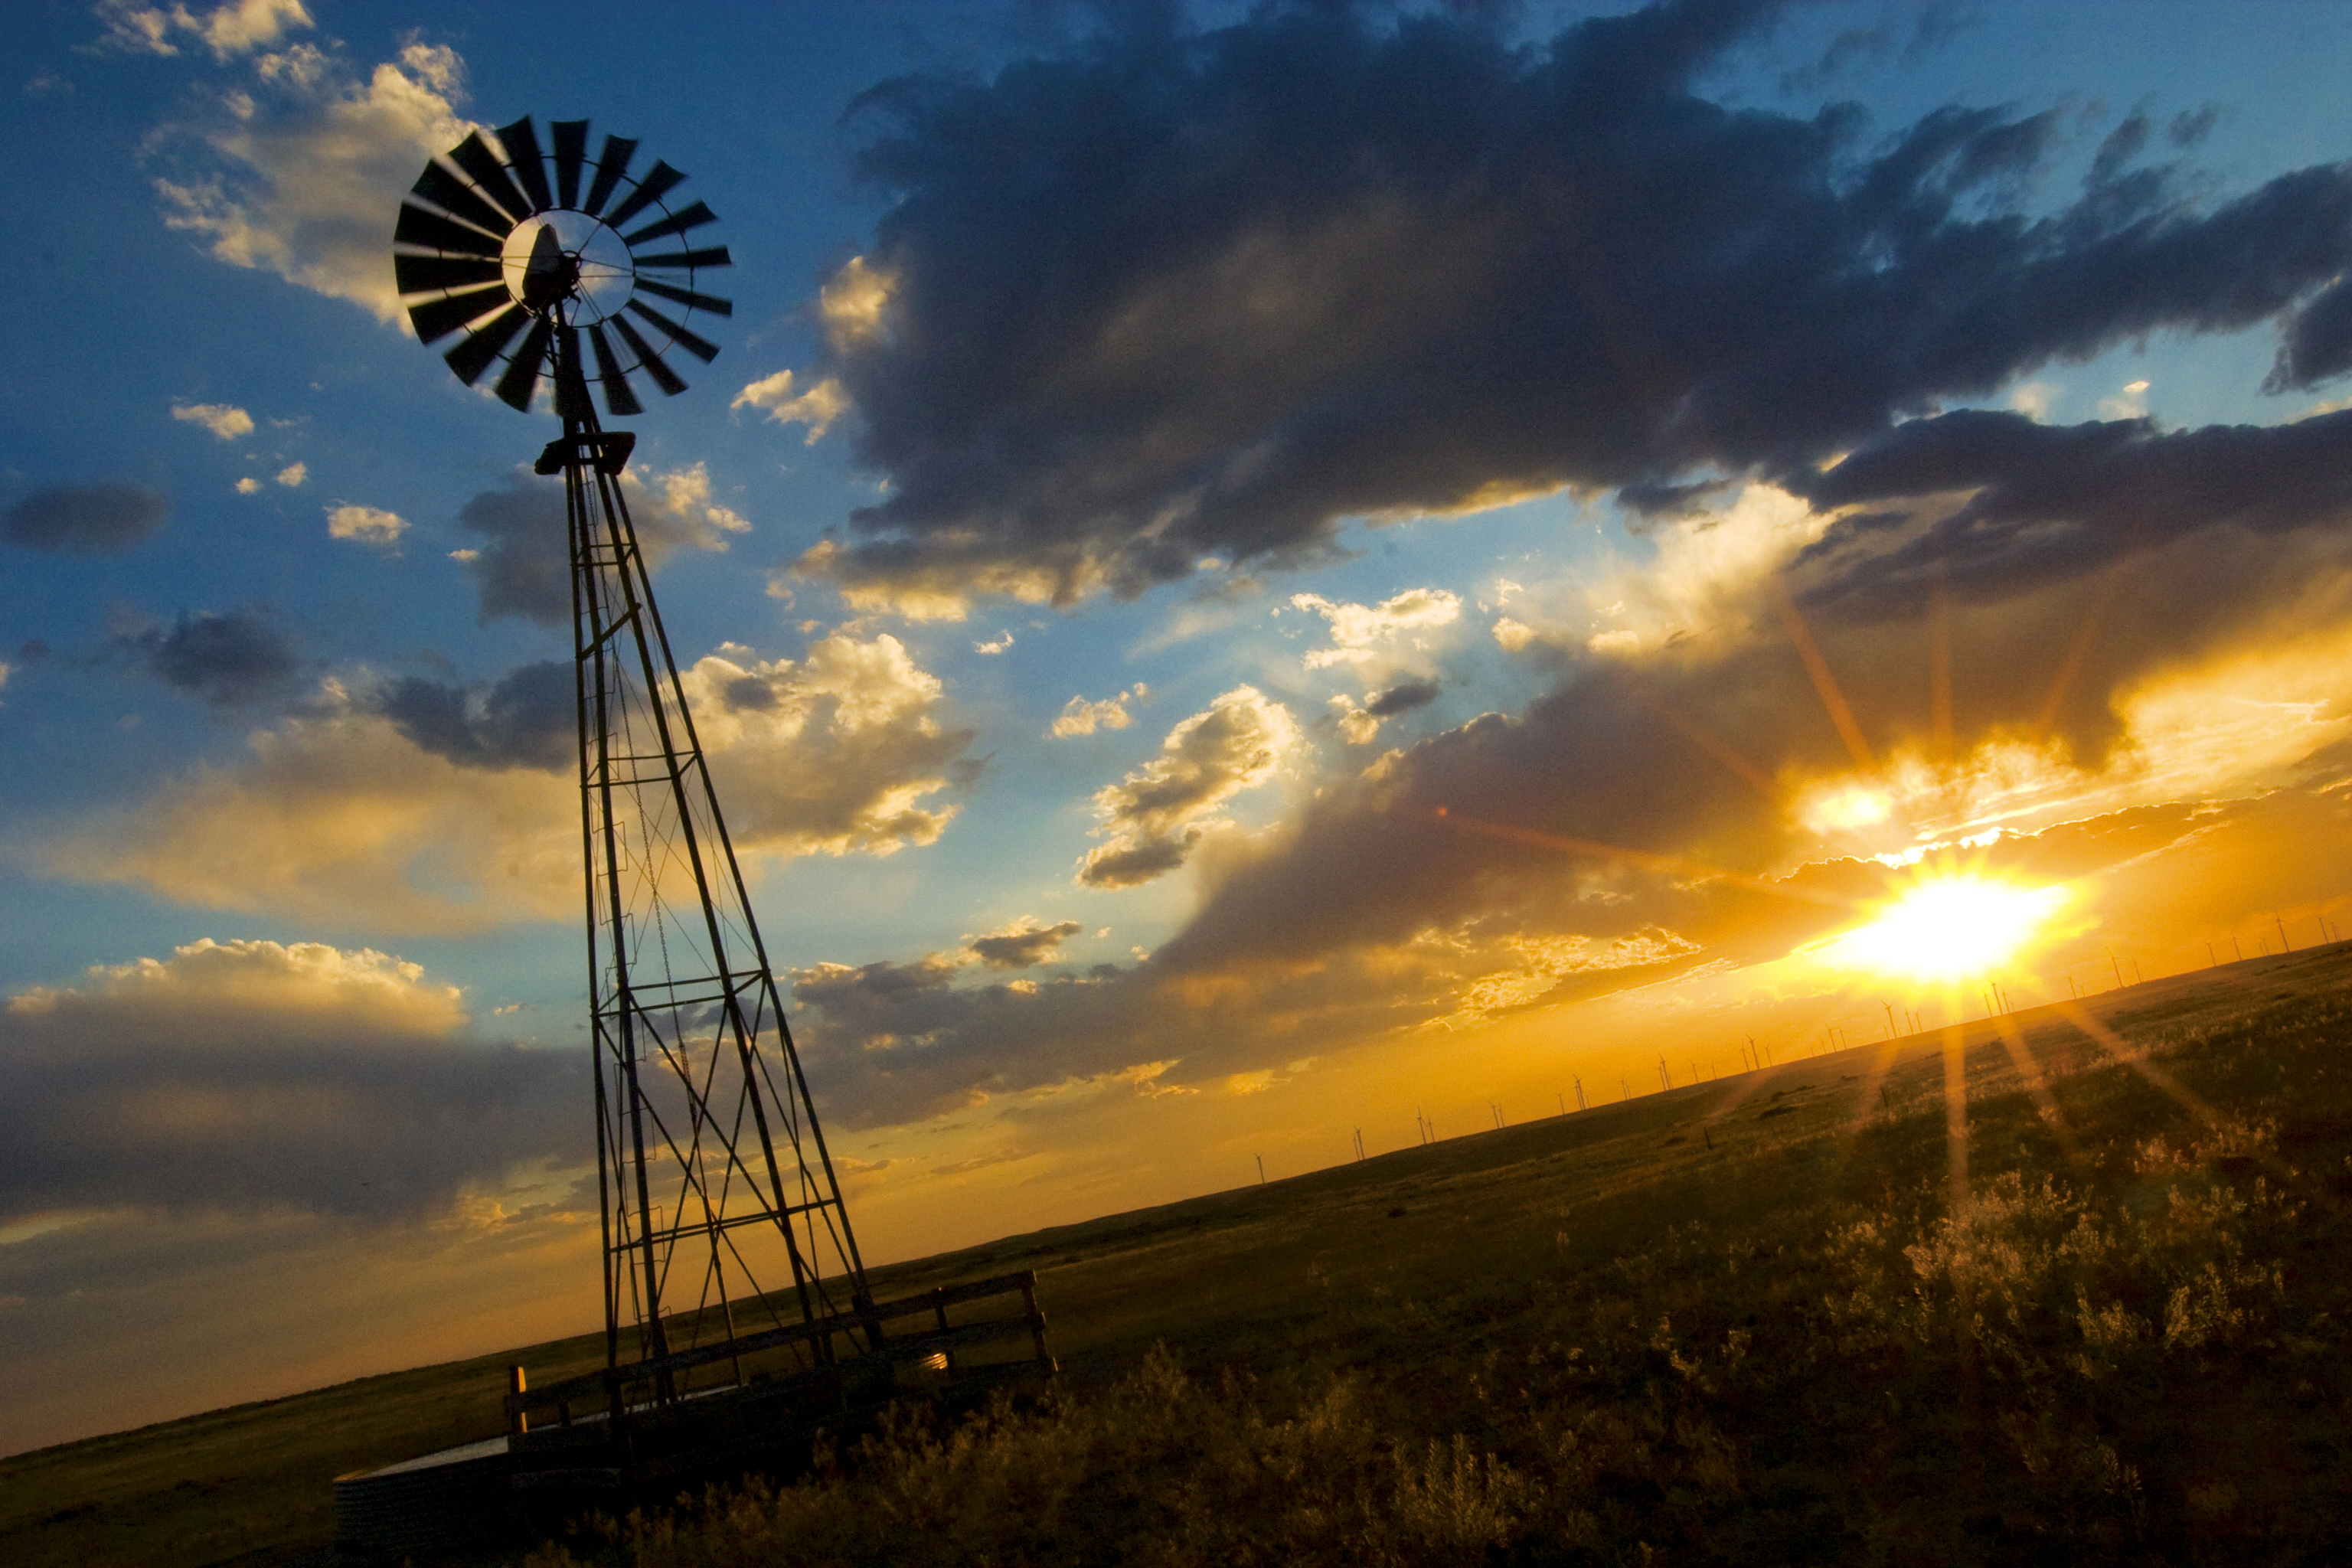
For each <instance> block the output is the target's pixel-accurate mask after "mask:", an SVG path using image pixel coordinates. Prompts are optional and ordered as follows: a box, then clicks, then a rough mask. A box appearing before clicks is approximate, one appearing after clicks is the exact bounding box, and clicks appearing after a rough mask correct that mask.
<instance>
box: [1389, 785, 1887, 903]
mask: <svg viewBox="0 0 2352 1568" xmlns="http://www.w3.org/2000/svg"><path fill="white" fill-rule="evenodd" d="M1430 815H1431V816H1435V817H1437V818H1439V819H1440V820H1442V821H1444V822H1448V823H1451V824H1452V825H1453V826H1456V827H1459V828H1460V829H1462V830H1463V831H1464V832H1465V833H1475V834H1480V835H1482V836H1484V837H1488V838H1501V839H1505V840H1507V841H1508V842H1510V843H1514V844H1531V845H1534V846H1536V847H1538V848H1543V849H1557V850H1559V851H1560V852H1561V853H1562V854H1565V855H1582V856H1585V857H1587V858H1591V859H1595V860H1617V861H1622V862H1623V863H1625V864H1626V865H1629V866H1639V867H1641V868H1643V869H1644V870H1650V871H1664V872H1668V873H1671V874H1673V875H1675V876H1680V877H1696V878H1702V879H1706V880H1708V881H1720V882H1729V883H1731V884H1732V885H1734V886H1735V887H1741V888H1746V889H1748V890H1749V891H1751V892H1758V893H1769V894H1771V895H1773V896H1774V897H1775V898H1782V899H1793V900H1797V901H1798V902H1799V903H1808V904H1822V905H1824V906H1826V907H1828V908H1830V909H1833V910H1850V909H1852V908H1853V907H1854V904H1853V900H1851V899H1844V898H1840V897H1838V896H1837V895H1836V894H1834V893H1823V892H1817V891H1815V890H1814V889H1811V888H1798V887H1790V886H1786V885H1784V884H1781V883H1778V882H1773V881H1769V880H1768V879H1765V878H1762V877H1750V876H1747V875H1745V874H1743V873H1741V872H1738V871H1727V870H1725V869H1724V868H1722V867H1720V866H1709V865H1706V864H1704V863H1703V862H1700V861H1696V860H1685V859H1684V858H1681V857H1680V856H1676V855H1658V854H1653V853H1652V852H1650V851H1649V850H1646V849H1628V848H1626V847H1623V846H1622V845H1617V844H1598V843H1595V842H1593V841H1592V840H1591V839H1590V838H1570V837H1565V836H1564V835H1561V834H1558V833H1546V832H1543V831H1542V830H1541V829H1539V828H1533V827H1516V826H1512V825H1511V824H1509V823H1507V822H1487V821H1485V820H1483V819H1481V818H1479V817H1475V816H1458V815H1456V814H1455V813H1454V812H1453V811H1451V810H1450V809H1448V808H1447V807H1445V806H1442V805H1441V806H1437V807H1435V808H1434V809H1433V810H1432V812H1431V813H1430Z"/></svg>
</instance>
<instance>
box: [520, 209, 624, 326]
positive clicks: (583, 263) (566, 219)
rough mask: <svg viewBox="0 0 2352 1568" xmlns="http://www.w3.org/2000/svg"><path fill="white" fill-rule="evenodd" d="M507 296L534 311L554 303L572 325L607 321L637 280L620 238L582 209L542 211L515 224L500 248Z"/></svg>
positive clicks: (543, 311)
mask: <svg viewBox="0 0 2352 1568" xmlns="http://www.w3.org/2000/svg"><path fill="white" fill-rule="evenodd" d="M499 272H500V275H501V276H502V278H503V279H504V280H505V282H506V286H507V293H508V295H509V297H510V298H511V299H512V300H515V302H516V303H518V304H520V305H521V306H522V308H523V309H524V310H529V311H530V312H531V313H532V314H533V315H539V316H543V315H545V314H547V313H548V311H549V310H551V308H552V307H553V306H554V305H555V304H556V303H557V302H558V301H562V302H564V303H565V304H566V309H565V310H564V316H565V319H566V320H567V321H570V322H571V324H572V325H573V326H576V327H584V326H587V325H589V324H590V323H592V322H600V321H606V320H608V319H610V318H611V317H612V316H613V315H614V313H615V312H617V311H619V310H621V309H623V308H624V307H625V306H626V305H627V304H628V302H629V295H630V293H631V292H632V291H633V290H632V285H633V283H634V282H635V279H634V277H633V275H632V272H631V268H630V265H629V251H628V247H626V246H625V245H623V244H622V243H621V237H620V236H619V235H616V234H614V232H613V231H612V230H611V229H610V228H608V227H606V226H604V224H601V223H599V222H597V221H596V220H595V219H594V218H592V217H589V216H586V215H585V214H583V213H576V212H569V211H562V210H558V211H555V212H545V213H541V214H539V215H538V216H535V217H532V218H530V219H529V220H527V221H525V222H523V223H520V224H517V225H516V226H515V229H514V232H513V233H512V234H509V236H507V238H506V243H505V244H504V245H503V246H502V247H500V249H499Z"/></svg>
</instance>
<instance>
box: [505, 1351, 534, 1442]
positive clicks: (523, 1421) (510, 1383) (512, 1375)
mask: <svg viewBox="0 0 2352 1568" xmlns="http://www.w3.org/2000/svg"><path fill="white" fill-rule="evenodd" d="M527 1387H528V1384H527V1382H526V1380H525V1379H524V1377H523V1374H522V1363H520V1362H516V1363H514V1364H513V1365H511V1366H509V1367H508V1368H507V1393H508V1394H509V1395H510V1396H511V1395H520V1394H522V1393H524V1392H525V1390H526V1388H527ZM507 1430H508V1431H509V1432H510V1433H511V1434H513V1435H514V1436H518V1437H520V1436H522V1435H523V1434H524V1433H526V1432H528V1431H530V1413H529V1412H527V1411H525V1410H522V1409H521V1408H520V1407H518V1408H517V1409H516V1411H515V1413H514V1416H513V1418H512V1419H511V1420H509V1422H508V1423H507Z"/></svg>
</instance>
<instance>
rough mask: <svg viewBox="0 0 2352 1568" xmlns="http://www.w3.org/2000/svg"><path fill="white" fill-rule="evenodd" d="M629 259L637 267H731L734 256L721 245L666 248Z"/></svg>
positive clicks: (733, 263)
mask: <svg viewBox="0 0 2352 1568" xmlns="http://www.w3.org/2000/svg"><path fill="white" fill-rule="evenodd" d="M629 259H630V261H632V262H633V263H635V265H637V266H639V267H687V268H694V267H732V266H734V265H735V262H734V258H731V257H730V256H729V255H728V254H727V247H725V246H723V245H719V246H713V247H711V248H709V250H668V251H664V252H663V253H662V254H661V255H659V256H632V257H631V258H629Z"/></svg>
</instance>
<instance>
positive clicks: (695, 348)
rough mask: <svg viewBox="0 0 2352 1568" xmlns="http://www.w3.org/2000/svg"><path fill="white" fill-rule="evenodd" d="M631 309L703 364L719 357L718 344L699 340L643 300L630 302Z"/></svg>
mask: <svg viewBox="0 0 2352 1568" xmlns="http://www.w3.org/2000/svg"><path fill="white" fill-rule="evenodd" d="M629 309H630V310H635V312H636V313H637V314H638V315H640V316H643V317H644V318H645V319H646V321H651V322H652V323H653V324H654V325H655V326H656V327H659V328H660V329H661V330H662V331H665V332H667V333H668V334H669V335H670V338H671V340H672V341H673V342H676V343H677V346H678V347H680V348H682V349H684V350H685V351H686V352H687V353H690V354H692V355H693V356H694V357H695V358H697V359H698V360H700V361H701V362H702V363H705V364H709V363H710V362H711V361H712V360H715V359H717V358H718V357H719V345H718V344H717V343H714V342H711V341H710V340H709V339H708V338H698V337H697V336H695V335H694V334H693V333H692V332H689V331H687V330H686V329H685V328H684V327H683V326H680V325H679V324H678V323H677V322H676V321H671V320H670V319H669V318H668V317H667V316H665V315H663V314H662V313H661V312H660V311H659V310H655V309H654V308H653V307H652V306H651V305H648V304H646V302H645V301H644V300H630V301H629Z"/></svg>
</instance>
